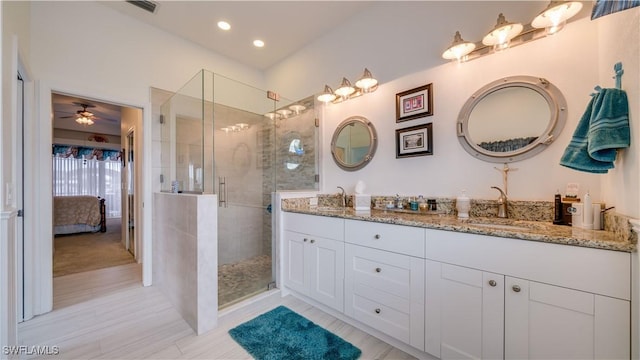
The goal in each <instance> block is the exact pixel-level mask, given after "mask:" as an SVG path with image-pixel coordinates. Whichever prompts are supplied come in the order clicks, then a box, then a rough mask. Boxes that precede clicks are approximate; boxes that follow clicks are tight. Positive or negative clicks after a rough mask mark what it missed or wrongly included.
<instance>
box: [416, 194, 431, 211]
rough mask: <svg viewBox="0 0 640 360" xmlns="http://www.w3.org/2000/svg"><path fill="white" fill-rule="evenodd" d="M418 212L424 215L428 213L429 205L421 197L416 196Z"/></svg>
mask: <svg viewBox="0 0 640 360" xmlns="http://www.w3.org/2000/svg"><path fill="white" fill-rule="evenodd" d="M418 210H419V211H420V212H421V213H426V212H427V211H429V204H427V201H426V200H425V199H424V196H422V195H420V196H418Z"/></svg>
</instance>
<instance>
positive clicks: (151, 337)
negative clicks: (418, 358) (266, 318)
mask: <svg viewBox="0 0 640 360" xmlns="http://www.w3.org/2000/svg"><path fill="white" fill-rule="evenodd" d="M141 282H142V281H141V270H140V265H138V264H130V265H123V266H119V267H114V268H108V269H102V270H95V271H90V272H86V273H81V274H73V275H67V276H61V277H58V278H56V281H55V283H54V289H55V293H56V294H55V299H56V300H55V304H54V310H53V311H52V312H50V313H48V314H44V315H40V316H37V317H35V318H34V319H31V320H29V321H26V322H24V323H22V324H20V325H19V338H20V345H26V346H50V347H54V346H56V347H58V348H59V354H58V355H57V356H53V355H46V356H42V358H46V359H54V358H57V359H251V356H250V355H249V354H248V353H247V352H246V351H244V349H242V348H241V347H240V345H238V344H237V343H236V342H235V341H234V340H233V339H231V337H230V336H229V335H228V333H227V331H228V330H229V329H231V328H233V327H235V326H237V325H238V324H241V323H243V322H245V321H247V320H250V319H252V318H254V317H255V316H257V315H259V314H262V313H264V312H266V311H269V310H271V309H273V308H275V307H276V306H278V305H285V306H287V307H289V308H290V309H292V310H293V311H295V312H297V313H299V314H301V315H302V316H305V317H306V318H308V319H310V320H311V321H313V322H315V323H316V324H318V325H320V326H322V327H324V328H325V329H327V330H329V331H331V332H333V333H335V334H336V335H338V336H341V337H342V338H344V339H345V340H347V341H349V342H351V343H352V344H353V345H355V346H357V347H358V348H360V349H361V350H362V357H361V359H413V357H412V356H410V355H408V354H406V353H404V352H402V351H400V350H398V349H396V348H393V347H392V346H390V345H389V344H387V343H385V342H383V341H381V340H378V339H377V338H374V337H372V336H370V335H368V334H366V333H364V332H362V331H360V330H358V329H356V328H354V327H353V326H351V325H348V324H346V323H344V322H343V321H341V320H338V319H336V318H334V317H332V316H330V315H328V314H326V313H324V312H322V311H320V310H318V309H316V308H314V307H312V306H310V305H307V304H306V303H304V302H302V301H300V300H298V299H296V298H294V297H291V296H287V297H285V298H282V297H281V296H280V295H279V293H278V294H276V296H266V297H265V298H264V299H263V300H260V301H256V302H254V303H252V304H251V305H247V306H245V307H242V308H239V309H237V310H235V311H233V312H230V313H228V314H226V315H225V316H224V317H222V318H221V320H220V324H219V326H218V327H217V328H216V329H214V330H212V331H210V332H208V333H206V334H204V335H200V336H196V335H195V333H194V332H193V330H191V328H190V327H189V325H188V324H187V323H186V322H185V321H184V320H183V319H182V318H181V317H180V315H179V314H178V312H177V311H176V310H175V309H174V308H173V307H172V305H171V304H170V303H169V302H168V300H167V298H166V297H165V296H164V295H163V294H162V293H161V292H160V291H159V290H158V289H157V288H156V287H153V286H150V287H143V286H142V285H141ZM22 358H29V356H23V357H22Z"/></svg>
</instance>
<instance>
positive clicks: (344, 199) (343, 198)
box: [338, 186, 347, 207]
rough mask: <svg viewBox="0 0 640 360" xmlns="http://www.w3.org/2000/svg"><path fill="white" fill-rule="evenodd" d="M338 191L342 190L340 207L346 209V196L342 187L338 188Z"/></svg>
mask: <svg viewBox="0 0 640 360" xmlns="http://www.w3.org/2000/svg"><path fill="white" fill-rule="evenodd" d="M338 189H340V190H342V194H341V197H342V207H347V194H346V192H345V191H344V188H343V187H342V186H338Z"/></svg>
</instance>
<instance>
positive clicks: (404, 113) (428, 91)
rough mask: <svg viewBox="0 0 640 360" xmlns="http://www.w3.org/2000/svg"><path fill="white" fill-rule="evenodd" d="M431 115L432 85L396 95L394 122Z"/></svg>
mask: <svg viewBox="0 0 640 360" xmlns="http://www.w3.org/2000/svg"><path fill="white" fill-rule="evenodd" d="M432 115H433V84H427V85H423V86H420V87H417V88H415V89H411V90H406V91H403V92H401V93H397V94H396V122H397V123H398V122H402V121H407V120H412V119H417V118H421V117H425V116H432Z"/></svg>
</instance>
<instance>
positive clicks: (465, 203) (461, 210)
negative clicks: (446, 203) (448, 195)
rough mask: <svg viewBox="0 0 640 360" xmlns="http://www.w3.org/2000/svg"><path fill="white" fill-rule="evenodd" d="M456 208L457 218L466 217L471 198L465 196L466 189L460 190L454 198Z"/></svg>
mask: <svg viewBox="0 0 640 360" xmlns="http://www.w3.org/2000/svg"><path fill="white" fill-rule="evenodd" d="M456 210H457V211H458V219H468V218H469V210H471V199H469V197H468V196H467V191H466V190H462V194H460V195H459V196H458V197H457V198H456Z"/></svg>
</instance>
